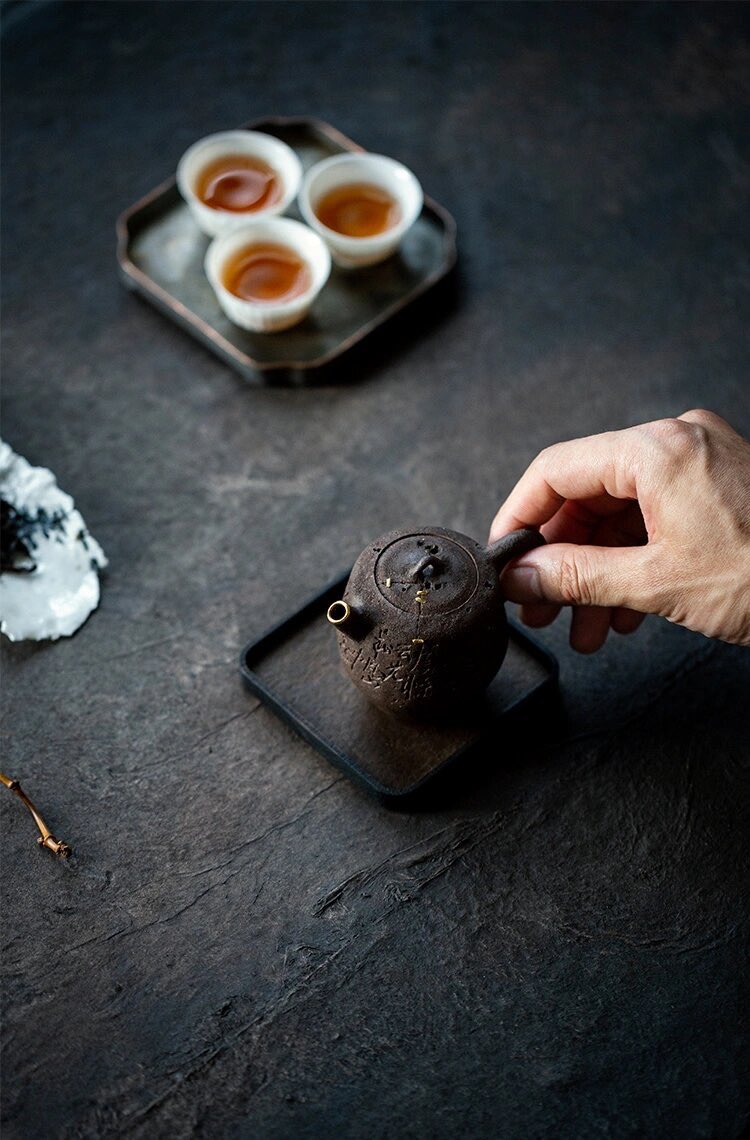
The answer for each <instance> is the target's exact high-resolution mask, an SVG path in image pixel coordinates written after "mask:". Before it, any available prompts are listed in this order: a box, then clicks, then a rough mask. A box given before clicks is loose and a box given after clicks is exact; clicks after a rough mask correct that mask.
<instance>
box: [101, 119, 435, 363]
mask: <svg viewBox="0 0 750 1140" xmlns="http://www.w3.org/2000/svg"><path fill="white" fill-rule="evenodd" d="M247 129H252V130H258V131H266V132H267V133H268V134H271V135H275V136H276V137H277V138H279V139H282V140H283V141H284V142H285V143H287V144H288V145H289V146H291V147H292V148H293V149H294V150H295V151H296V152H297V154H298V155H299V158H300V161H301V162H302V166H303V168H304V169H305V170H307V168H308V167H310V166H312V165H313V163H315V162H318V161H320V159H322V158H327V157H329V156H330V155H332V154H339V153H341V152H342V151H347V150H351V151H360V150H362V149H363V148H362V147H360V146H358V145H357V143H355V142H352V140H351V139H348V138H347V137H346V136H345V135H343V134H341V132H340V131H337V130H336V129H335V128H334V127H331V126H329V124H328V123H324V122H321V121H319V120H317V119H309V118H292V119H287V118H270V119H258V120H256V121H255V122H252V123H248V124H247ZM289 212H290V214H291V215H292V216H294V217H299V214H298V213H297V211H296V206H295V207H294V208H293V209H292V210H290V211H289ZM455 236H456V225H455V222H454V220H453V218H452V217H451V215H450V214H449V213H448V211H447V210H445V209H444V208H443V207H442V206H440V205H438V204H437V202H433V201H432V200H431V199H430V198H427V197H425V201H424V208H423V210H422V213H421V216H420V217H419V218H418V219H417V222H416V223H415V225H414V226H413V227H412V229H411V230H410V231H409V233H408V234H407V235H406V237H405V238H404V241H403V243H402V245H401V248H400V250H399V252H398V253H397V254H396V255H395V256H394V257H391V258H389V259H388V261H385V262H383V263H381V264H380V265H375V266H370V267H368V268H364V269H358V270H341V269H338V268H336V267H335V266H334V268H333V270H332V272H331V277H330V279H329V281H328V283H327V284H326V287H325V288H324V289H323V291H322V293H321V294H320V296H319V297H318V298H317V300H316V302H315V304H314V305H313V308H312V310H311V312H310V314H309V316H308V317H307V318H306V319H305V320H304V321H302V322H301V323H300V324H299V325H297V326H295V327H294V328H291V329H287V330H285V331H284V332H278V333H252V332H247V331H245V330H244V329H240V328H237V327H236V326H235V325H233V324H232V323H231V321H229V319H228V318H227V317H226V316H225V315H224V313H223V312H222V310H221V309H220V307H219V303H218V301H217V300H216V297H215V295H214V293H213V290H212V289H211V286H210V285H209V283H208V280H207V279H206V276H205V273H204V271H203V258H204V256H205V252H206V249H207V247H208V243H209V239H208V238H207V237H206V236H205V235H204V234H203V233H201V231H200V230H199V229H198V226H197V225H196V223H195V222H194V221H193V218H192V216H191V214H190V212H189V210H188V208H187V206H186V205H185V203H184V202H183V200H182V198H181V197H180V195H179V192H178V190H177V185H176V183H175V180H174V178H170V179H169V181H168V182H165V183H163V184H162V185H161V186H158V187H157V188H156V189H155V190H152V191H151V193H150V194H147V195H146V197H145V198H142V199H141V201H140V202H136V203H135V205H133V206H131V207H130V208H129V209H128V210H125V212H124V213H123V214H121V216H120V218H119V219H118V222H117V259H118V262H119V265H120V273H121V276H122V279H123V281H124V283H125V285H126V286H127V287H128V288H129V289H133V290H135V291H136V292H138V293H140V294H141V295H142V296H143V297H145V298H146V300H147V301H149V302H150V303H151V304H153V305H155V306H156V308H158V309H159V310H161V312H163V313H164V314H165V315H166V316H168V317H169V318H170V319H171V320H173V321H174V322H175V323H176V324H178V325H180V326H181V327H182V328H184V329H186V330H187V332H189V333H190V334H191V335H192V336H194V337H196V338H197V339H198V340H200V341H202V343H203V344H204V345H206V346H207V347H208V348H209V349H210V350H211V351H212V352H213V353H215V354H216V356H218V357H220V358H221V359H222V360H224V361H226V363H227V364H230V365H231V366H232V367H233V368H235V369H236V370H237V371H238V372H240V373H242V375H243V376H245V377H246V378H247V379H248V380H251V381H254V382H256V383H258V382H262V380H263V375H264V374H267V373H271V372H279V371H290V372H300V371H303V372H305V371H309V370H312V369H316V368H320V367H321V366H322V365H325V364H328V363H329V362H331V361H333V360H335V359H336V358H337V357H339V356H341V354H342V353H344V352H346V351H347V349H350V348H351V347H352V346H353V345H355V344H357V343H358V342H359V341H361V340H362V339H363V338H364V337H366V336H369V335H370V334H371V333H373V332H374V331H375V330H376V329H377V328H379V327H380V326H381V325H383V324H384V323H385V322H386V321H388V320H389V319H390V318H391V317H393V316H394V315H395V314H396V313H398V312H399V311H400V310H401V309H403V308H404V307H405V306H406V305H409V304H410V303H411V302H413V301H415V300H416V299H417V298H418V297H420V296H421V295H422V294H423V293H425V292H426V290H428V289H430V288H431V287H432V286H433V285H435V284H436V283H437V282H438V281H439V280H440V279H441V278H443V277H445V276H446V274H447V273H448V272H449V271H450V269H451V268H452V267H453V265H454V264H455V260H456V241H455Z"/></svg>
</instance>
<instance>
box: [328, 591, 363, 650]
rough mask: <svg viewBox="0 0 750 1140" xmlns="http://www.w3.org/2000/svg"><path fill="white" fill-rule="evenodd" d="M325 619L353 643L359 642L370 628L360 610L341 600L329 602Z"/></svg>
mask: <svg viewBox="0 0 750 1140" xmlns="http://www.w3.org/2000/svg"><path fill="white" fill-rule="evenodd" d="M326 617H327V618H328V621H329V622H330V623H331V625H334V626H336V629H337V630H339V631H340V632H341V633H343V634H345V635H346V636H347V637H351V638H352V639H353V640H354V641H359V640H360V639H361V638H362V637H363V636H364V635H365V633H367V631H368V629H369V627H370V622H368V621H367V619H366V618H365V615H364V613H363V612H362V610H360V609H359V608H357V607H356V606H354V605H352V604H351V603H350V602H345V601H344V600H343V599H342V600H341V601H338V602H331V604H330V606H329V607H328V611H327V613H326Z"/></svg>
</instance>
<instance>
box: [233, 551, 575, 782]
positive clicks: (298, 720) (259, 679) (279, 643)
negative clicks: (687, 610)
mask: <svg viewBox="0 0 750 1140" xmlns="http://www.w3.org/2000/svg"><path fill="white" fill-rule="evenodd" d="M348 577H349V575H348V573H347V574H344V575H342V576H341V578H338V579H337V580H336V581H335V582H332V583H331V585H330V586H328V587H326V589H325V590H323V591H322V592H321V593H319V594H316V595H315V597H314V598H312V599H311V600H310V601H309V602H307V604H306V605H304V606H303V607H302V608H301V609H299V610H297V612H296V613H293V614H291V615H290V616H289V617H287V618H286V619H285V620H284V621H282V622H281V623H280V624H279V625H277V626H275V627H274V628H273V629H272V630H270V631H269V632H268V633H266V634H264V635H263V636H262V637H261V638H259V639H258V640H256V641H251V642H250V643H249V644H248V645H246V646H245V648H244V649H243V651H242V655H241V657H240V670H241V672H242V675H243V677H244V679H245V682H246V683H247V685H248V687H249V688H250V689H251V690H252V691H253V692H254V693H255V694H256V695H257V696H258V697H260V699H261V700H262V701H264V702H265V703H266V704H267V705H269V706H270V707H271V708H272V709H273V710H274V712H276V713H277V714H278V715H279V716H280V717H281V718H282V720H284V721H286V722H287V724H289V725H291V727H292V728H293V729H294V730H295V732H298V733H299V734H300V736H303V737H304V738H305V740H307V741H309V743H310V744H312V745H313V747H314V748H316V749H317V750H318V751H319V752H321V753H322V754H323V755H324V756H325V757H326V758H327V759H328V760H330V761H331V763H332V764H334V765H335V766H336V767H337V768H340V769H341V770H342V771H343V772H345V773H346V774H347V775H348V776H350V777H352V778H353V779H354V780H356V781H357V782H358V783H360V784H361V785H362V786H363V787H365V788H366V789H367V790H368V791H369V792H372V793H374V794H375V795H377V796H379V797H381V798H383V799H385V800H393V799H400V798H402V797H406V796H409V797H412V796H414V795H415V794H416V793H417V792H420V791H421V790H422V789H423V788H424V786H425V785H426V784H427V783H428V782H429V781H431V780H432V779H433V778H434V777H435V776H437V775H438V773H443V772H444V771H445V770H446V769H447V768H448V767H449V766H453V765H454V764H455V762H456V761H457V760H458V759H459V758H461V757H465V756H466V755H467V753H468V752H469V750H471V749H473V748H474V747H475V746H476V745H478V744H479V743H480V742H481V740H482V739H483V738H484V737H485V736H486V735H487V733H488V732H490V731H491V730H496V729H497V728H498V727H499V723H500V722H501V721H502V722H504V723H507V721H508V720H509V718H510V715H511V714H514V723H515V719H516V714H518V713H521V712H529V711H531V709H532V707H533V708H534V709H537V708H538V706H539V704H540V703H541V702H543V701H544V700H545V699H548V698H549V697H550V696H551V695H552V694H553V693H554V692H555V691H556V687H557V676H558V666H557V661H556V660H555V658H554V657H553V656H552V654H551V653H549V652H548V651H547V650H546V649H544V648H543V647H542V646H541V645H539V644H538V643H537V642H536V641H534V640H532V638H530V637H529V636H528V635H527V634H526V633H524V632H523V631H522V630H521V629H520V628H519V627H518V626H517V625H516V624H515V623H514V622H512V621H511V622H510V623H509V625H510V642H509V646H508V653H507V656H506V658H505V662H504V664H503V667H502V669H501V670H500V672H499V673H498V674H497V676H496V678H495V680H494V681H493V682H492V684H491V685H490V688H489V689H488V691H487V696H486V700H485V701H484V702H483V704H482V705H481V706H480V707H479V708H477V709H475V710H474V713H473V715H472V718H471V719H470V720H469V721H467V722H466V723H461V724H451V725H450V726H448V725H440V726H438V725H434V724H427V723H425V724H412V723H409V722H405V721H401V720H395V719H394V718H392V717H389V716H388V715H387V714H385V713H382V712H380V711H378V710H377V709H375V708H373V707H372V706H370V704H369V703H368V702H367V701H366V700H365V698H364V697H363V696H362V695H361V694H360V693H359V692H358V691H357V689H355V687H354V686H353V685H352V684H351V682H350V681H349V679H348V678H347V677H346V676H345V675H344V673H343V672H342V671H341V668H340V665H339V656H338V649H337V646H336V638H335V637H334V636H333V633H332V631H331V627H330V625H329V624H328V622H327V621H326V610H327V609H328V606H329V605H330V604H331V602H333V601H335V600H336V599H337V598H340V597H341V594H342V591H343V589H344V587H345V585H346V582H347V579H348Z"/></svg>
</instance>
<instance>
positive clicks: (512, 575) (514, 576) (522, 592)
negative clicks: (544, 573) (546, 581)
mask: <svg viewBox="0 0 750 1140" xmlns="http://www.w3.org/2000/svg"><path fill="white" fill-rule="evenodd" d="M503 592H504V593H505V595H506V596H507V597H508V599H509V600H510V601H511V602H543V601H544V600H545V597H544V594H543V593H542V580H541V578H540V577H539V571H538V570H537V568H536V566H513V567H512V568H511V569H510V570H508V571H506V573H505V574H503Z"/></svg>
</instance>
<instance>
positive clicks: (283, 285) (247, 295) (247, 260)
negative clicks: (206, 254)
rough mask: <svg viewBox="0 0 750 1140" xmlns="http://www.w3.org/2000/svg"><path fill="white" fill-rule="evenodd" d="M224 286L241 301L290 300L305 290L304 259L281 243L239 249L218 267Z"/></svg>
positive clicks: (307, 274)
mask: <svg viewBox="0 0 750 1140" xmlns="http://www.w3.org/2000/svg"><path fill="white" fill-rule="evenodd" d="M222 280H223V283H224V287H225V288H226V289H228V290H229V292H230V293H234V295H235V297H240V298H241V300H243V301H255V302H256V303H257V302H260V303H261V304H262V303H263V302H266V303H268V302H269V301H274V302H278V301H291V300H292V298H294V297H299V296H300V294H302V293H304V292H306V290H307V289H309V287H310V284H311V282H312V273H311V271H310V266H309V265H308V264H307V262H305V261H303V260H302V258H301V257H300V256H299V255H298V254H297V253H295V252H294V250H291V249H288V248H287V247H286V246H283V245H260V244H258V245H250V246H245V247H244V249H240V250H238V251H237V253H235V254H233V256H232V257H231V258H229V260H228V261H227V263H226V264H225V266H224V269H223V270H222Z"/></svg>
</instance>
